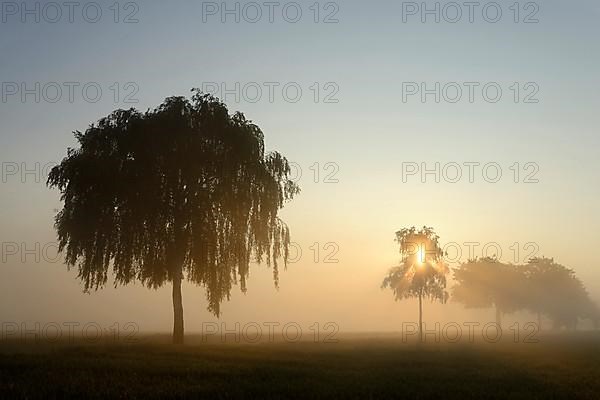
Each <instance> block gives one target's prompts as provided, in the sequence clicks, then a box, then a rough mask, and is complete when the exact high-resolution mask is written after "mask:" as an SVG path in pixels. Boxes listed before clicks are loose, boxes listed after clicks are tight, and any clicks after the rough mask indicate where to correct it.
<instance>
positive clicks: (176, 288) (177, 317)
mask: <svg viewBox="0 0 600 400" xmlns="http://www.w3.org/2000/svg"><path fill="white" fill-rule="evenodd" d="M173 344H183V302H182V300H181V275H179V276H178V277H176V278H174V279H173Z"/></svg>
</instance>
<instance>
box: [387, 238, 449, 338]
mask: <svg viewBox="0 0 600 400" xmlns="http://www.w3.org/2000/svg"><path fill="white" fill-rule="evenodd" d="M438 240H439V236H438V235H436V233H435V232H434V231H433V228H428V227H425V226H424V227H423V228H421V229H420V230H417V229H416V228H415V227H414V226H413V227H411V228H404V229H402V230H400V231H398V232H396V242H398V244H399V246H400V257H401V263H400V265H399V266H395V267H392V268H391V269H390V270H389V272H388V275H387V276H386V277H385V279H384V280H383V283H382V284H381V287H382V289H385V288H390V289H392V291H393V293H394V297H395V299H396V300H402V299H405V298H411V297H417V298H418V299H419V340H420V341H423V297H427V298H429V299H430V300H431V301H436V300H437V301H440V302H441V303H446V301H447V300H448V293H447V292H446V291H445V288H446V274H447V273H448V267H447V266H446V264H445V263H444V261H443V259H442V256H443V251H442V249H441V247H440V245H439V242H438Z"/></svg>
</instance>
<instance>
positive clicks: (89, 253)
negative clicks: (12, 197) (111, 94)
mask: <svg viewBox="0 0 600 400" xmlns="http://www.w3.org/2000/svg"><path fill="white" fill-rule="evenodd" d="M75 136H76V138H77V141H78V142H79V148H77V149H68V153H67V157H66V158H65V159H63V161H62V162H61V163H60V165H58V166H56V167H54V168H53V169H52V171H51V172H50V176H49V178H48V185H49V186H50V187H57V188H58V189H59V190H60V192H61V200H62V201H63V202H64V207H63V209H62V211H60V212H59V213H58V215H57V216H56V224H55V226H56V230H57V233H58V240H59V247H60V251H65V252H66V263H67V265H69V266H74V265H77V267H78V269H79V278H80V279H81V280H82V281H83V282H84V285H85V290H86V291H88V290H91V289H95V290H97V289H98V288H101V287H103V286H104V284H105V283H106V281H107V276H108V270H109V266H112V270H113V273H114V279H115V285H117V284H128V283H130V282H131V281H134V280H139V281H141V282H142V283H143V284H144V285H147V286H148V287H151V288H157V287H160V286H162V285H164V284H165V283H167V282H172V284H173V311H174V323H173V342H174V343H183V304H182V298H181V297H182V296H181V282H182V280H183V279H186V278H187V280H189V281H191V282H193V283H195V284H198V285H203V286H205V287H206V295H207V300H208V309H209V310H210V311H211V312H213V313H214V314H215V315H219V312H220V303H221V302H222V301H223V300H224V299H225V298H229V296H230V293H231V289H232V286H233V285H234V284H236V283H237V282H238V281H239V283H240V286H241V289H242V291H245V290H246V279H247V278H248V271H249V264H250V262H251V261H256V262H259V263H260V262H261V261H263V260H264V259H265V258H266V261H267V264H269V265H270V264H271V263H272V264H273V279H274V281H275V285H277V282H278V263H277V259H278V258H280V257H283V260H284V262H286V261H287V257H288V245H289V243H290V236H289V231H288V229H287V227H286V226H285V224H283V223H282V222H281V221H280V219H279V218H278V211H279V209H280V208H281V207H283V204H284V202H285V201H287V200H289V199H291V198H292V197H293V196H294V195H295V194H296V193H298V190H299V189H298V187H297V186H296V185H295V184H294V183H293V182H292V181H291V180H289V179H288V177H289V175H290V166H289V164H288V162H287V160H286V159H285V158H284V157H283V156H281V155H280V154H279V153H276V152H274V153H265V149H264V139H263V133H262V131H261V130H260V129H259V127H258V126H256V125H254V124H253V123H252V122H251V121H249V120H247V119H246V118H245V117H244V115H243V114H241V113H235V114H233V115H230V114H229V112H228V110H227V107H226V106H225V105H224V104H223V103H221V102H220V101H219V100H218V99H216V98H214V97H212V96H208V95H203V94H201V93H199V92H197V91H196V93H195V95H194V96H193V97H192V99H191V101H190V100H187V99H185V98H183V97H171V98H168V99H166V100H165V102H164V103H163V104H162V105H160V106H159V107H158V108H156V109H155V110H149V111H147V112H145V113H140V112H138V111H136V110H133V109H132V110H118V111H115V112H113V113H112V114H110V115H109V116H108V117H106V118H103V119H101V120H100V121H99V122H98V123H97V124H94V125H92V126H90V127H89V128H88V129H87V130H86V132H85V133H80V132H76V134H75Z"/></svg>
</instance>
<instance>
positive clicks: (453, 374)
mask: <svg viewBox="0 0 600 400" xmlns="http://www.w3.org/2000/svg"><path fill="white" fill-rule="evenodd" d="M168 341H169V337H168V336H166V335H165V336H158V335H157V336H146V337H143V338H140V340H139V342H138V343H135V344H129V345H126V344H94V345H83V344H71V345H66V344H65V345H48V344H45V345H44V344H25V345H24V344H21V343H18V342H14V343H10V342H2V343H0V393H2V397H4V398H64V397H66V396H82V397H84V398H105V397H109V396H110V397H117V398H144V399H146V398H159V397H178V398H184V397H186V398H187V397H203V398H222V399H229V398H243V397H248V398H298V399H305V398H360V399H365V398H393V397H394V398H437V399H445V398H481V397H485V398H523V399H532V398H598V396H599V395H600V335H599V334H597V333H576V334H569V335H566V334H557V335H545V336H542V337H541V341H540V343H518V344H515V343H509V342H508V341H506V342H504V343H495V344H492V343H479V344H478V343H475V344H472V343H460V344H435V343H429V344H425V345H418V344H416V343H402V340H401V338H400V336H399V335H389V334H386V335H383V334H382V335H376V334H369V335H341V336H340V337H339V342H338V343H333V344H324V343H312V342H300V343H262V344H254V345H250V344H232V343H225V344H222V343H211V342H208V343H202V342H201V340H200V338H199V337H198V336H195V337H194V336H191V337H190V338H189V340H188V344H186V345H185V346H173V345H170V344H167V342H168Z"/></svg>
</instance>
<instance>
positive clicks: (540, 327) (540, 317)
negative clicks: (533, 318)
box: [537, 313, 542, 332]
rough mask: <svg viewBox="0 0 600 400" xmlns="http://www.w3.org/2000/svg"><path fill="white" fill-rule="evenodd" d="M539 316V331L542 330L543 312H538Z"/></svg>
mask: <svg viewBox="0 0 600 400" xmlns="http://www.w3.org/2000/svg"><path fill="white" fill-rule="evenodd" d="M537 317H538V332H541V331H542V313H538V314H537Z"/></svg>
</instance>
